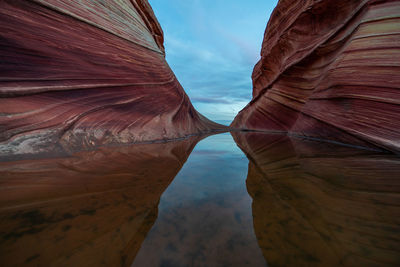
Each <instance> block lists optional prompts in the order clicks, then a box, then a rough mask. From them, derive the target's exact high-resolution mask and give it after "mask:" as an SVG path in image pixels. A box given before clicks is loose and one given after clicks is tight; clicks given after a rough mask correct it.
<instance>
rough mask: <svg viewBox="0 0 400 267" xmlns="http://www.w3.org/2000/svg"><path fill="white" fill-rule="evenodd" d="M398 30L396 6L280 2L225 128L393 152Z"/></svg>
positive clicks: (399, 98) (398, 146) (398, 98)
mask: <svg viewBox="0 0 400 267" xmlns="http://www.w3.org/2000/svg"><path fill="white" fill-rule="evenodd" d="M399 29H400V2H399V1H377V0H364V1H361V0H351V1H349V0H346V1H344V0H341V1H337V0H325V1H316V0H308V1H294V0H281V1H279V3H278V6H277V7H276V9H275V10H274V12H273V14H272V16H271V19H270V21H269V23H268V26H267V29H266V32H265V36H264V42H263V45H262V51H261V60H260V61H259V62H258V63H257V65H256V66H255V68H254V72H253V88H254V89H253V99H252V101H251V102H250V103H249V104H248V105H247V106H246V107H245V108H244V109H243V110H242V111H241V112H240V113H239V114H238V116H237V117H236V118H235V120H234V122H233V123H232V126H233V127H235V128H244V129H253V130H274V131H284V132H290V133H293V134H297V135H305V136H310V137H314V138H320V139H328V140H333V141H338V142H342V143H349V144H353V145H361V146H367V147H375V148H376V147H379V148H384V149H387V150H391V151H396V152H398V151H400V142H399V140H400V127H399V125H400V117H399V114H400V93H399V92H400V91H399V89H400V30H399Z"/></svg>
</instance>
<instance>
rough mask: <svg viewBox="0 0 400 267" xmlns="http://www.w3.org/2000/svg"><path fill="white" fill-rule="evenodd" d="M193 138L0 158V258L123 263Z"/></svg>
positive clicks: (6, 262)
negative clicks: (45, 155)
mask: <svg viewBox="0 0 400 267" xmlns="http://www.w3.org/2000/svg"><path fill="white" fill-rule="evenodd" d="M198 140H199V138H197V137H196V138H191V139H187V140H183V141H180V142H173V143H166V144H151V145H134V146H131V147H124V148H114V149H106V148H104V149H101V150H99V151H95V152H81V153H78V154H76V155H74V157H70V158H58V159H43V160H33V161H20V162H13V163H1V164H0V188H1V194H0V262H1V265H2V266H22V265H24V266H25V265H30V266H100V265H104V266H127V265H130V264H131V263H132V261H133V259H134V257H135V255H136V253H137V251H138V250H139V248H140V245H141V243H142V242H143V240H144V238H145V236H146V234H147V232H148V231H149V230H150V228H151V226H152V225H153V223H154V221H155V219H156V217H157V206H158V202H159V199H160V196H161V194H162V193H163V191H164V190H165V189H166V187H167V186H168V185H169V184H170V182H171V181H172V180H173V178H174V177H175V175H176V174H177V173H178V171H179V170H180V169H181V167H182V165H183V164H184V162H185V161H186V159H187V157H188V156H189V154H190V153H191V151H192V149H193V147H194V146H195V144H196V143H197V141H198Z"/></svg>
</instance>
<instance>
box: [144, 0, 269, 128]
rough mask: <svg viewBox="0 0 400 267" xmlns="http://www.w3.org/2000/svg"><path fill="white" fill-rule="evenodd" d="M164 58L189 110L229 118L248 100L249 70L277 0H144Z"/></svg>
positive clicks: (218, 117)
mask: <svg viewBox="0 0 400 267" xmlns="http://www.w3.org/2000/svg"><path fill="white" fill-rule="evenodd" d="M149 2H150V4H151V6H152V7H153V10H154V13H155V14H156V16H157V18H158V20H159V22H160V24H161V27H162V28H163V31H164V39H165V41H164V45H165V49H166V58H167V61H168V64H169V65H170V66H171V68H172V70H173V71H174V73H175V75H176V76H177V77H178V80H179V81H180V83H181V84H182V86H183V88H184V89H185V91H186V93H187V94H188V95H189V97H190V99H191V101H192V103H193V105H194V106H195V108H196V109H197V110H198V111H199V112H200V113H202V114H203V115H205V116H207V117H208V118H209V119H212V120H214V121H222V120H225V121H231V120H232V119H233V118H234V117H235V115H236V114H237V113H238V112H239V111H240V110H241V109H242V108H243V107H244V106H245V105H246V104H247V103H248V102H249V101H250V99H251V93H252V83H251V73H252V71H253V67H254V65H255V64H256V63H257V61H258V60H259V58H260V50H261V42H262V39H263V35H264V31H265V27H266V25H267V22H268V19H269V16H270V15H271V12H272V10H273V9H274V7H275V6H276V4H277V0H250V1H243V0H149Z"/></svg>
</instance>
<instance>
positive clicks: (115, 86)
mask: <svg viewBox="0 0 400 267" xmlns="http://www.w3.org/2000/svg"><path fill="white" fill-rule="evenodd" d="M0 47H1V48H0V58H1V60H0V154H1V155H12V154H26V153H41V152H60V151H64V150H80V149H82V148H88V147H93V146H97V145H104V144H113V143H133V142H142V141H153V140H164V139H173V138H179V137H183V136H187V135H190V134H198V133H201V132H208V131H210V130H213V129H218V128H220V127H221V126H220V125H217V124H215V123H213V122H211V121H209V120H207V119H206V118H205V117H203V116H202V115H200V114H199V113H198V112H197V111H196V110H195V109H194V108H193V106H192V104H191V102H190V100H189V98H188V96H187V95H186V94H185V92H184V90H183V89H182V87H181V86H180V84H179V82H178V81H177V79H176V77H175V76H174V74H173V72H172V71H171V69H170V68H169V66H168V64H167V63H166V61H165V58H164V47H163V33H162V30H161V28H160V25H159V24H158V22H157V20H156V18H155V16H154V14H153V11H152V9H151V7H150V6H149V4H148V2H147V0H115V1H92V0H84V1H77V0H72V1H71V0H68V1H66V0H30V1H24V0H4V1H0Z"/></svg>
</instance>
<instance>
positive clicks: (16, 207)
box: [0, 132, 400, 266]
mask: <svg viewBox="0 0 400 267" xmlns="http://www.w3.org/2000/svg"><path fill="white" fill-rule="evenodd" d="M231 135H232V136H233V139H232V137H231ZM204 138H205V139H204ZM243 152H244V153H243ZM399 172H400V158H398V157H396V156H393V155H390V154H379V153H376V152H371V151H366V150H359V149H354V148H349V147H343V146H338V145H334V144H326V143H319V142H310V141H305V140H300V139H290V138H288V137H287V136H285V135H277V134H274V135H271V134H265V133H264V134H262V133H255V132H232V133H231V134H229V133H224V134H219V135H213V136H209V137H207V136H202V137H199V136H197V137H192V138H188V139H185V140H181V141H176V142H169V143H162V144H143V145H132V146H129V147H125V146H124V147H114V148H101V149H99V150H96V151H89V152H79V153H76V154H74V155H72V156H70V157H66V158H53V159H36V160H35V159H32V160H23V161H18V162H15V161H13V162H2V163H0V185H1V190H2V192H1V195H0V229H1V230H0V251H1V254H0V262H1V263H3V264H4V265H5V266H20V265H25V266H50V265H51V266H54V265H57V266H73V265H85V266H226V265H228V266H265V265H269V266H283V265H289V266H290V265H301V266H338V265H346V266H360V263H361V265H363V266H366V265H368V266H378V265H379V266H396V265H398V264H399V262H400V259H399V247H400V246H399V244H400V240H399V239H398V233H399V232H400V221H399V218H400V216H399V215H400V207H399V203H400V201H399V198H400V197H399V196H400V195H399V192H400V184H399V181H398V179H397V178H398V173H399Z"/></svg>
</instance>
